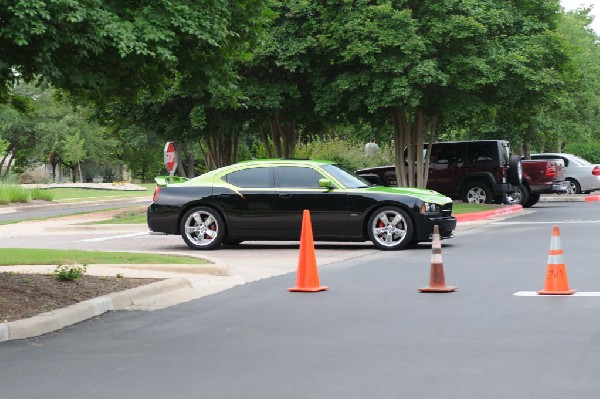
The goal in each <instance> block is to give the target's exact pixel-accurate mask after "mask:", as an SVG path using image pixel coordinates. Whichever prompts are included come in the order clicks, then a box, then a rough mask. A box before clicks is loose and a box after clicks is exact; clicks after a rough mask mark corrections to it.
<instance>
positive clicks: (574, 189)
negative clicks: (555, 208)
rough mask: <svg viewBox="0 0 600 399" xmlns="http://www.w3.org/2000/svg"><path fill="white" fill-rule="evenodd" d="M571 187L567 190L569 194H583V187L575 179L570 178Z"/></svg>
mask: <svg viewBox="0 0 600 399" xmlns="http://www.w3.org/2000/svg"><path fill="white" fill-rule="evenodd" d="M567 181H568V182H569V187H568V188H567V194H581V186H580V185H579V182H578V181H577V180H575V179H571V178H568V179H567Z"/></svg>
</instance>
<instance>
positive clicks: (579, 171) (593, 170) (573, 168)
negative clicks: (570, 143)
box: [531, 153, 600, 194]
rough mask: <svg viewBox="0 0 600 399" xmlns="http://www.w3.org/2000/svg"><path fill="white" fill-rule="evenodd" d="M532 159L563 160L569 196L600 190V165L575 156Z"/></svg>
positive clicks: (549, 156) (539, 156) (547, 154)
mask: <svg viewBox="0 0 600 399" xmlns="http://www.w3.org/2000/svg"><path fill="white" fill-rule="evenodd" d="M531 159H562V160H563V162H564V163H565V178H566V180H567V181H568V182H569V187H568V190H567V191H568V193H569V194H581V193H585V194H587V193H589V192H592V191H594V190H600V165H598V164H592V163H591V162H589V161H586V160H585V159H583V158H581V157H578V156H577V155H573V154H562V153H541V154H531Z"/></svg>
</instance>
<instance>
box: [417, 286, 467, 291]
mask: <svg viewBox="0 0 600 399" xmlns="http://www.w3.org/2000/svg"><path fill="white" fill-rule="evenodd" d="M457 288H458V287H452V286H449V285H447V286H445V287H423V288H419V292H453V291H456V289H457Z"/></svg>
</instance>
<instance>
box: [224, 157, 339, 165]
mask: <svg viewBox="0 0 600 399" xmlns="http://www.w3.org/2000/svg"><path fill="white" fill-rule="evenodd" d="M334 163H335V162H333V161H326V160H322V159H297V158H269V159H251V160H247V161H240V162H238V164H240V165H270V164H278V165H307V164H311V165H332V164H334ZM234 165H235V164H234Z"/></svg>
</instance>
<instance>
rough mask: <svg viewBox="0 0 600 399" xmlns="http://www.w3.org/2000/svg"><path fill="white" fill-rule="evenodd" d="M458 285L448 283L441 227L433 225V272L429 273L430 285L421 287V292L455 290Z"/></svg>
mask: <svg viewBox="0 0 600 399" xmlns="http://www.w3.org/2000/svg"><path fill="white" fill-rule="evenodd" d="M456 289H457V287H452V286H448V285H446V279H445V277H444V264H443V262H442V240H441V239H440V229H439V227H438V225H437V224H436V225H435V226H433V241H432V243H431V272H430V273H429V286H428V287H423V288H419V292H453V291H456Z"/></svg>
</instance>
